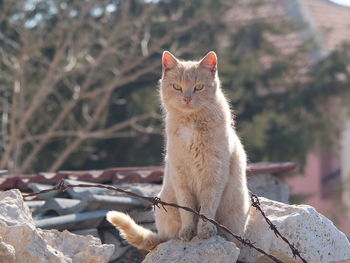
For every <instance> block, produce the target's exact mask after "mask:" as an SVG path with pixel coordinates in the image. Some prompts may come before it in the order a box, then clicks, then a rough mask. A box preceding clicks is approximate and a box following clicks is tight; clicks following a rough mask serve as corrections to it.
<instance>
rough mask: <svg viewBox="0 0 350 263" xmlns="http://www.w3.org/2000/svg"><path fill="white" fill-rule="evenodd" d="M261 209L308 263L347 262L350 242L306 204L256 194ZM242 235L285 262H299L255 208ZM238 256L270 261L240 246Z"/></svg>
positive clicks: (349, 257) (246, 260) (256, 260)
mask: <svg viewBox="0 0 350 263" xmlns="http://www.w3.org/2000/svg"><path fill="white" fill-rule="evenodd" d="M259 199H260V204H261V208H262V210H263V211H264V212H265V214H266V215H267V216H268V218H269V219H270V220H271V221H272V223H273V224H274V225H275V226H276V227H277V229H278V230H279V231H280V233H281V234H282V235H283V236H285V237H286V238H287V239H288V240H289V241H290V242H291V243H292V244H294V245H295V247H296V248H297V249H298V250H299V251H300V252H301V256H303V257H304V258H305V259H306V260H307V262H308V263H336V262H339V263H340V262H342V263H345V262H350V244H349V241H348V239H347V238H346V236H345V234H344V233H342V232H340V231H339V230H338V229H337V228H336V227H335V226H334V224H333V223H332V222H331V221H330V220H329V219H327V218H326V217H324V216H323V215H321V214H319V213H318V212H317V211H316V210H315V209H314V208H313V207H311V206H308V205H287V204H283V203H279V202H276V201H272V200H269V199H266V198H263V197H260V198H259ZM245 238H248V239H249V240H251V241H252V242H255V245H256V246H258V247H260V248H262V249H263V250H265V251H266V252H267V253H269V254H272V255H274V256H276V257H277V258H279V259H280V260H282V261H283V262H286V263H294V262H295V263H297V262H301V260H300V259H298V258H293V255H292V253H291V251H290V248H289V247H288V246H287V244H285V243H284V242H283V240H282V239H281V238H276V236H275V234H274V233H273V232H272V231H271V230H270V229H269V227H268V225H267V223H266V222H265V220H264V218H263V217H262V216H261V214H260V212H259V211H256V210H255V208H251V220H250V222H249V224H248V227H247V232H246V235H245ZM239 260H241V261H244V262H259V263H264V262H271V261H269V260H267V259H266V257H264V256H262V255H261V254H260V253H259V252H256V251H253V250H251V249H249V248H243V249H241V254H240V257H239Z"/></svg>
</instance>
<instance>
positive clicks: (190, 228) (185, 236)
mask: <svg viewBox="0 0 350 263" xmlns="http://www.w3.org/2000/svg"><path fill="white" fill-rule="evenodd" d="M195 235H196V225H195V224H190V225H187V226H185V227H183V228H181V230H180V233H179V237H180V238H181V239H182V240H184V241H190V240H191V239H192V238H193V237H194V236H195Z"/></svg>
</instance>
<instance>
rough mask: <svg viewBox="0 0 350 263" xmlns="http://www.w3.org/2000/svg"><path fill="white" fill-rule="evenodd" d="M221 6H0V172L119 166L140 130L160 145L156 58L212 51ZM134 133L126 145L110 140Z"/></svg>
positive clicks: (58, 0) (131, 2) (137, 1)
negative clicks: (164, 53) (100, 161)
mask: <svg viewBox="0 0 350 263" xmlns="http://www.w3.org/2000/svg"><path fill="white" fill-rule="evenodd" d="M224 2H225V1H221V2H220V3H216V2H214V1H199V0H197V1H191V2H188V1H184V0H183V1H142V0H120V1H118V0H103V1H92V0H91V1H80V0H76V1H64V0H51V1H40V0H38V1H29V0H27V1H25V0H22V1H15V0H12V1H0V10H1V11H0V12H1V13H0V45H1V47H0V58H1V59H0V61H1V62H0V63H1V70H0V83H1V86H2V87H4V88H2V89H1V97H2V113H1V115H2V137H3V139H2V141H3V143H2V145H1V146H2V148H1V149H0V151H1V160H0V167H1V168H8V169H9V170H10V171H11V172H13V173H22V172H30V171H38V170H47V171H55V170H57V169H59V168H61V167H64V168H82V167H88V165H87V164H89V163H91V162H93V160H96V159H101V158H105V159H107V160H108V161H110V162H108V163H106V164H105V165H114V164H120V162H118V160H119V159H120V160H123V162H126V160H125V158H124V156H128V157H129V158H133V157H130V154H129V151H128V150H127V149H125V147H127V146H128V147H129V148H130V149H134V150H135V151H136V152H137V149H140V145H143V144H145V143H147V142H148V141H149V136H145V135H147V134H148V135H151V134H153V135H154V134H157V135H158V136H157V137H155V136H153V138H154V139H153V142H155V141H158V142H157V144H158V145H159V146H160V145H161V142H162V138H161V136H160V134H161V128H160V127H161V126H160V124H159V123H160V114H159V113H157V111H158V103H157V100H156V96H155V93H156V92H155V89H156V80H157V78H158V77H159V72H160V62H159V61H160V55H161V53H162V51H163V50H164V49H170V50H176V54H177V55H179V56H186V55H188V54H197V53H203V52H204V51H203V50H204V49H206V47H210V46H214V43H215V38H214V37H213V38H211V37H208V35H209V36H210V35H212V36H214V31H215V28H218V23H219V22H217V20H216V19H215V18H217V17H218V14H219V13H220V12H221V11H222V8H223V3H224ZM214 7H215V8H214ZM200 32H205V34H201V33H200ZM140 134H143V135H140ZM139 135H140V136H139ZM131 137H132V138H133V145H135V146H132V147H131V146H130V144H131V140H115V139H114V140H113V141H110V140H109V139H111V138H131ZM100 139H103V140H105V143H103V144H98V143H97V140H100ZM135 140H136V141H137V143H135ZM111 142H112V143H113V145H112V144H111ZM159 146H158V148H157V147H156V148H157V151H158V153H157V155H158V156H160V155H161V153H160V147H159ZM147 147H151V148H152V146H149V145H148V146H147ZM111 148H115V149H116V151H117V152H116V151H112V154H113V155H111V154H110V152H109V150H110V149H111ZM74 153H75V154H74ZM114 154H115V155H114ZM132 154H133V155H134V156H137V154H135V152H134V151H133V153H132ZM106 155H108V156H107V157H108V158H107V157H106ZM138 158H140V160H142V158H143V157H142V156H138ZM157 159H158V160H160V158H157ZM153 160H154V159H153ZM135 163H137V162H136V161H135Z"/></svg>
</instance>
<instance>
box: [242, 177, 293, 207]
mask: <svg viewBox="0 0 350 263" xmlns="http://www.w3.org/2000/svg"><path fill="white" fill-rule="evenodd" d="M247 179H248V188H249V190H250V191H252V192H253V193H254V194H256V195H257V196H262V197H266V198H268V199H271V200H275V201H278V202H282V203H286V204H288V203H289V193H290V191H289V190H290V189H289V188H290V187H289V185H287V184H285V183H283V182H282V180H281V179H279V178H278V177H277V176H274V175H271V174H253V175H249V176H248V177H247Z"/></svg>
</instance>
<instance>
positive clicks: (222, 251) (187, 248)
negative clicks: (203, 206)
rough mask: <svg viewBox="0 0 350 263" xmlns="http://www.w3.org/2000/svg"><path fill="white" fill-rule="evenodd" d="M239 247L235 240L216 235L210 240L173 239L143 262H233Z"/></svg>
mask: <svg viewBox="0 0 350 263" xmlns="http://www.w3.org/2000/svg"><path fill="white" fill-rule="evenodd" d="M238 255H239V249H238V248H237V247H236V245H235V244H234V243H233V242H228V241H227V240H225V239H224V238H222V237H219V236H215V237H212V238H210V239H208V240H200V239H198V238H197V237H195V238H193V239H192V240H191V242H185V241H182V240H179V239H172V240H169V241H167V242H165V243H162V244H160V245H158V246H157V247H156V248H155V249H154V250H153V251H151V252H150V253H149V254H148V255H147V256H146V258H145V260H144V261H142V262H143V263H165V262H174V263H175V262H176V263H232V262H236V261H237V258H238Z"/></svg>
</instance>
